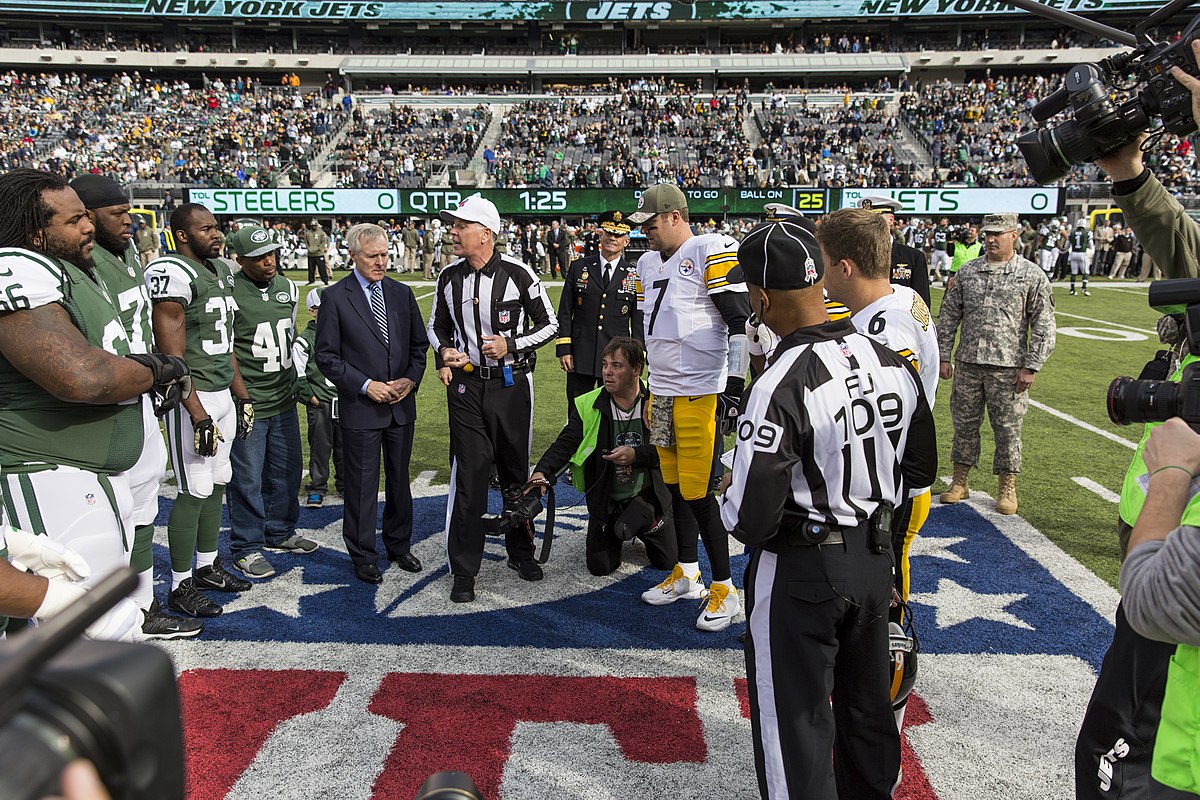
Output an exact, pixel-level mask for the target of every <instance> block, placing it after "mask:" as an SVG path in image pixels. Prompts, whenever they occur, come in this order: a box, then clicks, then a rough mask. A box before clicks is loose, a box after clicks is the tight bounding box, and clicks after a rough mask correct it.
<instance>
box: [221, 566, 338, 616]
mask: <svg viewBox="0 0 1200 800" xmlns="http://www.w3.org/2000/svg"><path fill="white" fill-rule="evenodd" d="M344 588H346V585H345V584H344V583H305V582H304V567H295V568H293V569H289V570H288V571H287V572H281V573H280V574H278V575H276V576H275V577H274V578H272V579H271V580H269V581H262V582H261V583H256V584H255V586H254V588H253V589H251V590H250V591H248V592H242V593H241V594H239V595H238V596H237V597H236V598H234V599H233V600H232V601H231V602H229V603H226V604H225V605H224V606H223V608H224V609H225V613H226V614H229V613H231V612H234V611H246V610H248V609H251V608H260V607H261V608H269V609H271V610H272V611H275V612H278V613H280V614H283V615H284V616H285V617H291V618H292V619H299V618H300V601H301V600H302V599H304V598H305V597H312V596H313V595H318V594H324V593H325V592H331V591H333V590H334V589H344Z"/></svg>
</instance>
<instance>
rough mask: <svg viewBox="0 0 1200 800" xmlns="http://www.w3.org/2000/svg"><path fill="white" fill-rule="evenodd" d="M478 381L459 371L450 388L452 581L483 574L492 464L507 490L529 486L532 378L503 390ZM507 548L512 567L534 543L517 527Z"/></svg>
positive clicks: (495, 382) (448, 536)
mask: <svg viewBox="0 0 1200 800" xmlns="http://www.w3.org/2000/svg"><path fill="white" fill-rule="evenodd" d="M478 375H479V373H478V371H476V372H472V373H464V372H463V371H462V370H457V369H456V370H454V378H453V380H451V381H450V385H449V386H448V387H446V403H447V405H448V406H449V411H450V456H451V466H450V497H449V498H447V501H446V502H447V504H448V505H449V507H450V509H451V511H450V525H449V527H448V530H447V533H446V549H447V551H448V552H449V555H450V573H451V574H453V575H471V576H475V575H478V574H479V565H480V563H481V562H482V561H483V543H484V538H485V533H484V529H483V519H482V518H483V515H484V514H485V513H487V506H488V478H489V475H490V473H491V467H492V464H493V463H495V465H496V474H497V476H498V477H499V479H500V485H501V486H502V487H503V488H504V489H511V488H514V487H520V486H523V485H524V484H525V482H526V481H527V480H529V446H530V442H529V425H530V420H531V418H532V414H533V376H532V375H528V374H524V375H516V376H514V383H513V385H512V386H505V385H504V381H503V380H496V379H489V380H485V379H483V378H480V377H478ZM504 544H505V546H506V548H507V549H508V555H509V557H510V558H512V559H513V560H514V561H523V560H527V559H530V558H533V542H532V541H531V540H530V539H529V537H528V535H527V534H526V532H525V531H524V530H522V529H520V528H519V527H518V529H517V530H514V531H511V532H509V533H508V535H507V536H506V537H505V542H504Z"/></svg>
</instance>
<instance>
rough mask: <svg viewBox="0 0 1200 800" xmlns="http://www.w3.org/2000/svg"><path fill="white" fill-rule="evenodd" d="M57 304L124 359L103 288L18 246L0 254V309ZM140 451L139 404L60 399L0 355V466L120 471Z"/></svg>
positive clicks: (125, 348)
mask: <svg viewBox="0 0 1200 800" xmlns="http://www.w3.org/2000/svg"><path fill="white" fill-rule="evenodd" d="M53 303H57V304H58V305H60V306H62V307H63V309H64V310H66V312H67V314H68V316H69V317H70V319H71V322H72V324H73V325H75V327H76V328H78V329H79V331H80V332H81V333H82V334H83V336H84V338H86V339H87V340H88V342H89V343H90V344H92V345H93V346H95V347H100V348H103V349H105V350H107V351H108V352H110V353H113V354H114V355H118V356H125V355H129V340H128V338H127V337H126V335H125V328H124V327H123V326H122V325H121V320H120V318H119V317H118V316H117V311H116V308H115V307H114V306H113V304H112V301H111V300H110V298H109V296H108V294H107V291H106V289H105V287H104V285H103V284H101V283H99V282H97V281H95V280H93V279H92V278H90V277H89V276H88V275H87V274H86V273H85V272H83V270H81V269H79V268H78V267H75V266H74V265H71V264H67V263H65V262H60V261H57V260H55V259H51V258H47V257H46V256H43V255H40V254H38V253H33V252H30V251H28V250H21V249H18V248H2V249H0V311H13V312H20V311H24V310H26V309H36V308H41V307H42V306H46V305H50V304H53ZM141 453H142V410H141V403H140V399H139V398H137V397H134V398H132V399H131V400H128V401H126V402H124V403H120V404H116V405H102V406H101V405H85V404H81V403H70V402H67V401H65V400H59V399H58V398H56V397H54V395H52V394H50V393H49V392H47V391H46V390H45V389H43V388H42V387H41V386H39V385H38V384H37V383H35V382H34V381H32V380H30V379H29V378H27V377H26V376H25V375H23V374H22V373H21V372H20V371H18V370H17V368H16V367H14V366H13V365H12V363H11V362H10V361H9V360H8V359H7V358H5V357H4V356H3V354H0V469H2V470H9V471H11V470H20V469H21V468H24V467H28V466H38V465H43V464H62V465H66V466H72V467H78V468H79V469H85V470H88V471H90V472H98V473H105V474H108V473H113V472H121V471H123V470H127V469H129V468H130V467H132V466H133V465H134V464H135V463H137V460H138V457H139V456H141Z"/></svg>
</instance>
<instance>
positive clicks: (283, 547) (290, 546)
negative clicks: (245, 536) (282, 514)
mask: <svg viewBox="0 0 1200 800" xmlns="http://www.w3.org/2000/svg"><path fill="white" fill-rule="evenodd" d="M319 546H320V545H318V544H317V543H316V542H314V541H313V540H312V539H306V538H304V537H303V536H301V535H300V534H298V533H293V534H292V535H291V536H289V537H287V538H286V539H284V540H283V541H282V542H279V543H278V544H270V543H268V544H267V549H268V550H274V551H276V552H280V553H311V552H312V551H313V550H316V549H317V548H318V547H319Z"/></svg>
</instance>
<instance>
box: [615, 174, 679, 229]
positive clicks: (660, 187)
mask: <svg viewBox="0 0 1200 800" xmlns="http://www.w3.org/2000/svg"><path fill="white" fill-rule="evenodd" d="M687 207H688V204H687V197H686V196H685V195H684V193H683V190H681V189H680V188H679V187H678V186H676V185H675V184H673V183H660V184H657V185H655V186H651V187H650V188H649V189H647V190H646V191H644V192H642V194H641V195H640V196H639V197H638V203H637V211H635V212H633V213H632V214H629V215H627V216H626V219H628V220H629V222H630V223H632V224H634V225H641V224H643V223H645V222H647V221H648V220H650V219H651V218H653V217H654V216H655V215H657V214H665V213H667V212H668V211H679V210H681V209H684V208H687Z"/></svg>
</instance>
